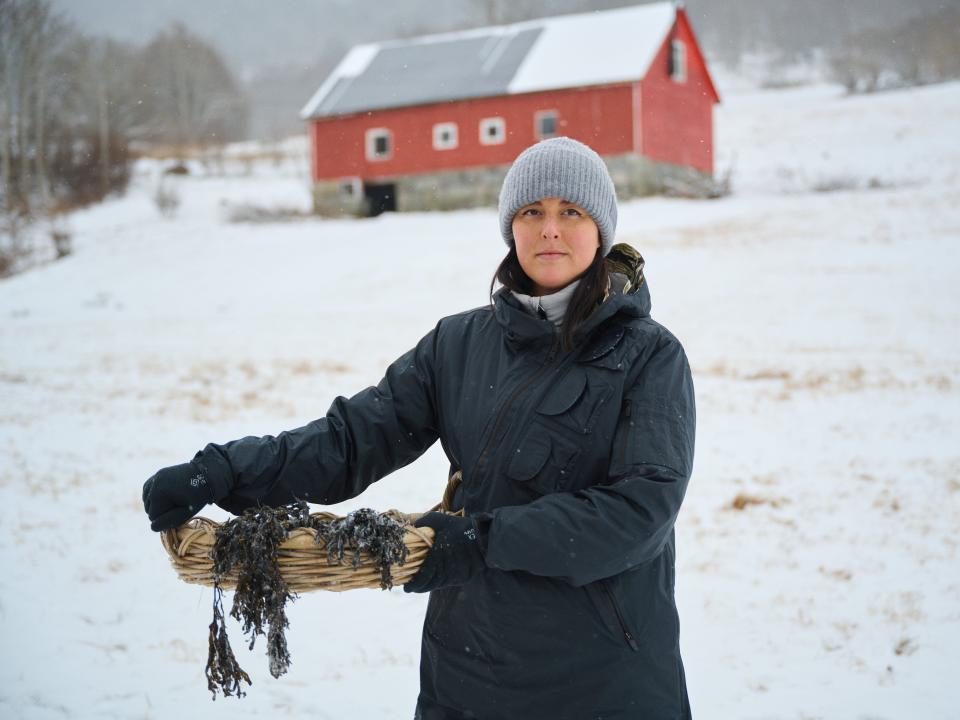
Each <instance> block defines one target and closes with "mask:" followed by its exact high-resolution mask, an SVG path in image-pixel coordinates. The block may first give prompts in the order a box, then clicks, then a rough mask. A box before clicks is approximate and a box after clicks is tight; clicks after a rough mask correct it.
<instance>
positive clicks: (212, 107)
mask: <svg viewBox="0 0 960 720" xmlns="http://www.w3.org/2000/svg"><path fill="white" fill-rule="evenodd" d="M140 82H141V83H142V85H143V87H145V88H149V89H150V92H149V93H148V94H147V95H146V96H145V98H144V101H145V102H144V106H145V111H146V114H147V116H148V118H149V120H150V122H149V127H150V129H151V131H152V136H153V139H154V140H159V141H163V142H168V143H172V144H175V145H178V146H180V147H187V146H191V147H198V148H202V147H205V146H207V145H211V144H213V145H218V144H222V143H223V142H225V141H227V140H231V139H234V138H237V137H239V136H241V135H242V133H243V128H244V123H245V121H246V112H247V110H246V102H245V100H244V98H243V95H242V93H241V92H240V90H239V88H238V85H237V82H236V80H235V79H234V77H233V74H232V73H231V72H230V70H229V69H228V68H227V66H226V64H225V63H224V62H223V60H222V59H221V57H220V55H219V54H218V53H217V51H216V50H215V49H214V48H213V47H211V46H210V45H208V44H207V43H206V42H204V41H203V40H202V39H200V38H198V37H196V36H194V35H192V34H190V33H189V32H188V31H187V29H186V28H185V27H184V26H183V25H180V24H177V25H174V26H172V27H171V28H170V29H169V30H167V31H165V32H163V33H161V34H160V35H159V36H157V37H156V38H155V39H154V40H153V41H152V42H151V43H150V44H149V45H148V46H147V47H146V48H145V49H144V51H143V53H142V54H141V58H140Z"/></svg>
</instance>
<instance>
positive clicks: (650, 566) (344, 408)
mask: <svg viewBox="0 0 960 720" xmlns="http://www.w3.org/2000/svg"><path fill="white" fill-rule="evenodd" d="M628 250H630V249H629V248H628ZM633 254H634V255H635V257H636V258H637V260H638V263H637V264H636V265H635V266H634V267H633V268H632V271H631V272H629V273H627V274H631V275H632V277H631V278H630V279H629V280H628V278H627V275H626V274H614V275H612V276H611V277H612V279H613V283H612V287H611V291H610V293H609V295H608V297H607V299H606V300H605V301H604V302H603V303H602V304H601V305H600V307H599V308H598V309H597V310H596V311H595V312H594V314H593V315H592V316H591V317H590V319H589V320H588V321H587V324H586V328H585V332H584V335H583V340H582V342H580V343H579V345H578V349H577V350H575V351H573V352H562V351H561V350H560V349H559V347H558V342H557V332H556V328H555V327H554V326H553V325H552V324H551V323H549V322H548V321H546V320H541V319H538V318H535V317H532V316H530V315H529V314H527V313H526V312H525V311H524V310H523V309H522V308H521V307H520V305H519V304H518V302H517V301H516V299H514V298H513V297H512V296H511V295H510V293H508V292H504V291H501V292H499V293H498V294H497V295H496V296H495V298H494V305H493V307H492V308H491V307H489V306H487V307H482V308H479V309H476V310H471V311H469V312H465V313H462V314H459V315H454V316H452V317H447V318H444V319H442V320H441V321H440V322H439V323H438V324H437V326H436V327H435V328H434V330H433V331H432V332H430V333H429V334H428V335H427V336H426V337H424V338H423V339H422V340H421V341H420V342H419V343H418V344H417V346H416V347H415V348H414V349H413V350H411V351H410V352H408V353H406V354H405V355H403V356H402V357H401V358H400V359H398V360H397V361H396V362H394V363H393V364H392V365H391V366H390V367H389V368H388V369H387V372H386V376H385V377H384V378H383V380H382V381H381V382H380V384H379V385H377V386H376V387H370V388H368V389H366V390H363V391H362V392H360V393H358V394H357V395H355V396H353V397H352V398H350V399H345V398H343V397H340V398H337V399H336V400H335V401H334V402H333V405H332V406H331V408H330V410H329V412H328V413H327V415H326V416H325V417H322V418H320V419H319V420H315V421H314V422H312V423H310V424H308V425H307V426H305V427H303V428H300V429H297V430H293V431H290V432H284V433H281V434H280V435H279V436H277V437H269V436H268V437H263V438H252V437H249V438H243V439H241V440H236V441H234V442H230V443H227V444H224V445H208V446H207V447H206V448H205V449H204V450H203V451H202V452H201V453H200V454H199V456H198V457H199V459H200V461H201V462H202V463H203V464H204V465H205V466H206V467H207V470H208V473H209V474H210V475H211V477H213V478H214V479H215V482H216V483H217V484H218V485H219V487H218V490H219V492H218V497H220V498H221V500H220V501H219V504H220V505H221V506H222V507H225V508H226V509H228V510H230V511H232V512H239V511H242V510H243V509H244V508H246V507H248V506H250V505H252V504H256V503H262V504H281V503H285V502H289V501H290V500H291V499H293V498H301V499H305V500H308V501H310V502H315V503H335V502H339V501H342V500H345V499H348V498H351V497H354V496H356V495H358V494H359V493H361V492H362V491H363V490H364V488H366V487H367V486H368V485H369V484H370V483H372V482H374V481H376V480H378V479H380V478H382V477H383V476H385V475H387V474H389V473H390V472H392V471H393V470H396V469H398V468H400V467H403V466H404V465H407V464H408V463H410V462H411V461H413V460H414V459H416V458H417V457H419V456H420V455H421V454H422V453H423V452H424V451H426V450H427V448H428V447H430V445H431V444H433V442H435V441H436V440H437V439H439V440H440V441H441V443H442V445H443V449H444V451H445V452H446V455H447V457H448V458H449V459H450V464H451V470H456V469H460V470H462V473H463V481H462V484H461V485H460V489H459V490H458V491H457V498H458V499H459V501H460V502H461V503H462V505H463V506H464V508H465V510H466V513H467V515H469V516H474V517H476V518H477V519H478V523H479V525H480V528H481V530H482V541H483V543H484V545H485V551H486V564H487V566H488V569H487V570H486V571H485V572H484V573H482V574H481V575H479V576H478V577H476V578H475V579H473V580H471V581H470V582H469V583H468V584H467V585H464V586H461V587H453V588H447V589H443V590H437V591H434V592H433V593H431V596H430V602H429V606H428V609H427V615H426V619H425V623H424V629H423V646H422V655H421V666H420V673H421V688H420V698H419V702H418V705H417V717H418V718H422V719H423V720H433V719H434V718H443V719H445V720H446V719H451V718H481V719H487V718H489V719H491V720H494V719H497V720H500V719H503V720H506V719H511V720H512V719H520V718H522V719H532V718H551V719H555V718H570V719H571V720H574V719H576V720H579V719H581V718H583V719H586V718H604V719H605V720H614V719H620V718H623V719H626V718H631V719H634V718H635V719H642V720H658V719H661V718H662V719H663V720H667V719H668V718H669V719H675V718H689V717H690V709H689V703H688V700H687V691H686V685H685V680H684V672H683V664H682V662H681V659H680V649H679V624H678V618H677V612H676V607H675V604H674V564H675V554H674V531H673V527H674V521H675V519H676V517H677V513H678V512H679V510H680V504H681V502H682V500H683V496H684V492H685V490H686V486H687V481H688V479H689V477H690V473H691V466H692V462H693V447H694V428H695V422H696V421H695V409H694V393H693V384H692V380H691V376H690V369H689V366H688V364H687V359H686V356H685V354H684V351H683V348H682V347H681V345H680V343H679V342H678V341H677V339H676V338H675V337H674V336H673V335H671V334H670V333H669V332H668V331H667V330H666V329H665V328H663V327H662V326H661V325H659V324H658V323H656V322H654V321H653V320H652V319H651V318H650V315H649V311H650V296H649V292H648V288H647V283H646V282H645V281H644V280H643V276H642V272H641V269H642V260H641V259H639V255H636V254H635V252H634V253H633ZM621 269H622V268H621ZM624 291H626V292H624ZM217 478H219V480H218V479H217Z"/></svg>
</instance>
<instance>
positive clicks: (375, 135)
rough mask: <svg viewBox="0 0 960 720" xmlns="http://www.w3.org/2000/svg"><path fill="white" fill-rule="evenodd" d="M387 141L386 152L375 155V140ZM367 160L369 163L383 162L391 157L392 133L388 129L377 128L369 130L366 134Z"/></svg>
mask: <svg viewBox="0 0 960 720" xmlns="http://www.w3.org/2000/svg"><path fill="white" fill-rule="evenodd" d="M380 138H386V139H387V152H386V153H384V154H382V155H378V154H377V151H376V150H377V140H378V139H380ZM366 148H367V160H369V161H370V162H383V161H384V160H389V159H390V158H392V157H393V133H392V132H391V131H390V130H389V129H388V128H383V127H378V128H369V129H368V130H367V133H366Z"/></svg>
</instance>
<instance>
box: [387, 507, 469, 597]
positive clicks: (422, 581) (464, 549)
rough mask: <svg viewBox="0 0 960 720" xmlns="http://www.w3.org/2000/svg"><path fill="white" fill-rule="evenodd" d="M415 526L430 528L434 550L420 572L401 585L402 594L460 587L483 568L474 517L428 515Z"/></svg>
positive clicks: (434, 513)
mask: <svg viewBox="0 0 960 720" xmlns="http://www.w3.org/2000/svg"><path fill="white" fill-rule="evenodd" d="M414 527H430V528H433V530H434V532H435V533H436V535H435V536H434V539H433V549H431V550H430V553H429V554H428V555H427V557H426V558H425V559H424V561H423V564H422V565H421V566H420V570H419V572H417V574H416V575H414V576H413V578H411V579H410V580H409V581H408V582H407V583H406V584H405V585H404V586H403V591H404V592H418V593H419V592H429V591H430V590H437V589H439V588H444V587H450V586H452V585H463V584H464V583H466V582H467V581H469V580H470V579H471V578H473V577H474V576H475V575H478V574H479V573H481V572H482V571H483V569H484V568H485V567H486V563H485V562H484V559H483V548H482V547H481V537H480V532H481V531H480V528H479V527H478V526H477V522H476V521H475V520H474V519H473V518H465V517H460V516H459V515H446V514H444V513H439V512H430V513H427V514H426V515H424V516H423V517H421V518H420V519H419V520H417V521H416V522H415V523H414Z"/></svg>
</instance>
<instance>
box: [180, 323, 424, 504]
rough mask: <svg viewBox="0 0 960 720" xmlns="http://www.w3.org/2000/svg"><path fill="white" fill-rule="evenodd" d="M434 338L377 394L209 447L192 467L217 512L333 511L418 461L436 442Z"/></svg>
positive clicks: (394, 367)
mask: <svg viewBox="0 0 960 720" xmlns="http://www.w3.org/2000/svg"><path fill="white" fill-rule="evenodd" d="M435 338H436V330H434V331H433V332H431V333H429V334H428V335H427V336H426V337H424V338H423V339H422V340H421V341H420V342H419V343H418V344H417V346H416V347H415V348H414V349H412V350H410V351H409V352H407V353H406V354H404V355H403V356H402V357H400V358H399V359H397V360H396V361H395V362H393V363H392V364H391V365H390V367H389V368H387V372H386V375H385V376H384V378H383V380H381V381H380V383H379V384H378V385H377V386H376V387H369V388H367V389H366V390H362V391H361V392H359V393H357V394H356V395H354V396H353V397H351V398H350V399H346V398H344V397H338V398H337V399H335V400H334V401H333V404H332V405H331V406H330V410H329V411H328V412H327V414H326V416H324V417H322V418H319V419H318V420H314V421H313V422H311V423H309V424H307V425H305V426H304V427H301V428H298V429H296V430H290V431H287V432H282V433H280V434H279V435H277V436H276V437H273V436H270V435H267V436H264V437H245V438H241V439H240V440H234V441H232V442H228V443H225V444H222V445H217V444H210V445H207V446H206V447H205V448H204V449H203V450H201V451H200V452H199V453H198V454H197V458H196V459H197V460H198V461H199V462H200V463H201V464H202V465H203V466H204V467H205V468H206V469H207V471H208V475H209V476H210V477H212V478H214V485H215V487H217V486H219V492H218V493H217V496H216V502H217V504H218V505H220V507H222V508H224V509H226V510H228V511H230V512H232V513H234V514H239V513H241V512H242V511H243V510H245V509H246V508H248V507H252V506H255V505H258V504H259V505H281V504H284V503H288V502H291V501H292V500H294V499H300V500H306V501H307V502H314V503H322V504H331V503H336V502H340V501H342V500H347V499H349V498H352V497H355V496H356V495H359V494H360V493H361V492H363V490H364V489H365V488H366V487H367V486H368V485H370V484H371V483H373V482H374V481H376V480H379V479H380V478H382V477H383V476H385V475H387V474H389V473H391V472H393V471H394V470H397V469H399V468H401V467H403V466H405V465H407V464H409V463H411V462H412V461H413V460H415V459H416V458H418V457H419V456H420V455H422V454H423V453H424V452H425V451H426V450H427V449H428V448H429V447H430V446H431V445H432V444H433V443H434V442H435V441H436V439H437V437H438V431H437V413H436V409H435V408H436V398H435V388H436V385H435V383H434V369H435V367H434V357H435V347H434V344H435Z"/></svg>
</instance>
